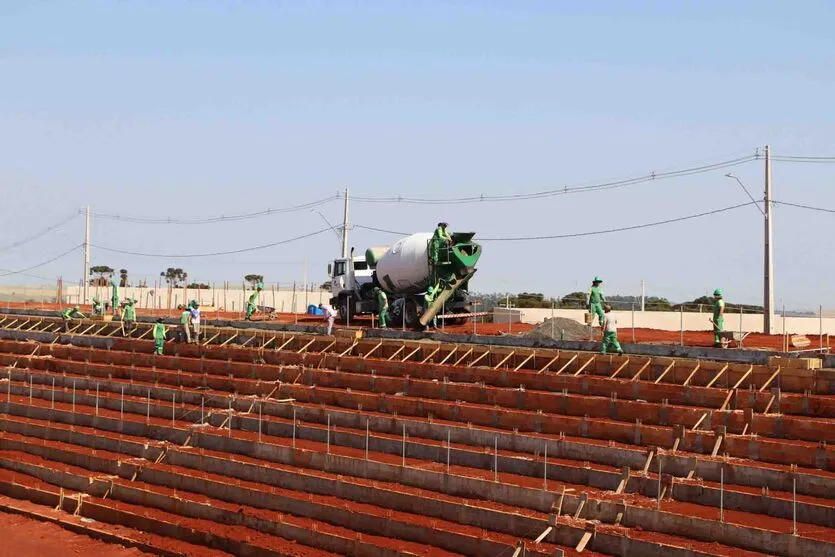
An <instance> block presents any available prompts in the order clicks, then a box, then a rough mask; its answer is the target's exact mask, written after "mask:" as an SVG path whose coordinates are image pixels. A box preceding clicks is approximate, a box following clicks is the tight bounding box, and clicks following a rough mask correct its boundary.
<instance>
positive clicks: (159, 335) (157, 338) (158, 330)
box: [153, 317, 166, 354]
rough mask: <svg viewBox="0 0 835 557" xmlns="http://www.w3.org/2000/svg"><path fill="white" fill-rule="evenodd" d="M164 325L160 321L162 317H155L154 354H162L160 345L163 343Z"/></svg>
mask: <svg viewBox="0 0 835 557" xmlns="http://www.w3.org/2000/svg"><path fill="white" fill-rule="evenodd" d="M165 334H166V330H165V325H164V324H163V322H162V317H160V318H158V319H157V322H156V323H154V331H153V335H154V354H162V345H163V344H164V343H165Z"/></svg>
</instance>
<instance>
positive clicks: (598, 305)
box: [586, 277, 606, 327]
mask: <svg viewBox="0 0 835 557" xmlns="http://www.w3.org/2000/svg"><path fill="white" fill-rule="evenodd" d="M601 284H603V279H602V278H600V277H594V280H592V281H591V288H589V293H588V295H587V296H586V308H587V309H588V310H589V312H590V313H591V322H592V323H594V316H595V315H596V316H597V320H598V321H599V322H600V327H603V321H605V320H606V315H605V313H604V312H603V304H605V303H606V298H605V297H604V296H603V291H602V290H600V285H601Z"/></svg>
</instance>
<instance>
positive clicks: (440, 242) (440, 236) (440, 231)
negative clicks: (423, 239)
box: [429, 222, 452, 265]
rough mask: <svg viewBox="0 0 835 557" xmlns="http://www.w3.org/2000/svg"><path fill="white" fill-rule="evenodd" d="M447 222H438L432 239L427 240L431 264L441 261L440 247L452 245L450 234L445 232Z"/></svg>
mask: <svg viewBox="0 0 835 557" xmlns="http://www.w3.org/2000/svg"><path fill="white" fill-rule="evenodd" d="M447 226H448V225H447V223H445V222H439V223H438V227H437V228H436V229H435V233H434V234H433V235H432V240H430V241H429V256H430V258H431V260H432V264H433V265H437V264H438V263H440V262H441V249H443V248H447V247H449V246H451V245H452V236H451V235H450V233H449V232H447Z"/></svg>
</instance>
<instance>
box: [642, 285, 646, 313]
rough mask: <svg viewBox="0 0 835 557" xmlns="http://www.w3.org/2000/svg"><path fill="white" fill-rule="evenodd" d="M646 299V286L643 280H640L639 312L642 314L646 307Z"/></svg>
mask: <svg viewBox="0 0 835 557" xmlns="http://www.w3.org/2000/svg"><path fill="white" fill-rule="evenodd" d="M646 299H647V290H646V284H645V283H644V279H641V311H642V312H643V311H644V307H645V305H646Z"/></svg>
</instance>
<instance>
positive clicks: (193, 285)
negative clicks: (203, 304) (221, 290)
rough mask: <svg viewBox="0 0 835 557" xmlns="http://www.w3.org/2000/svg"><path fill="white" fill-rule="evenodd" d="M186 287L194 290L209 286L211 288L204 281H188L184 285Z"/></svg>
mask: <svg viewBox="0 0 835 557" xmlns="http://www.w3.org/2000/svg"><path fill="white" fill-rule="evenodd" d="M186 288H191V289H194V290H208V289H209V288H211V286H209V285H208V284H206V283H205V282H190V283H189V284H188V286H186Z"/></svg>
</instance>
